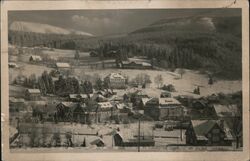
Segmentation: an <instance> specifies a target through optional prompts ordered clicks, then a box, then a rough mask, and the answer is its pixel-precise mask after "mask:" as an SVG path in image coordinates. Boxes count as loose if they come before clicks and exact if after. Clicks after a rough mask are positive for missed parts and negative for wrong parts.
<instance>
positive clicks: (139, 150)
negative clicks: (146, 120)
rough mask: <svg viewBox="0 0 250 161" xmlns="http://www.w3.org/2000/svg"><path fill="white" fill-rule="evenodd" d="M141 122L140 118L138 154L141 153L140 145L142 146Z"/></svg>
mask: <svg viewBox="0 0 250 161" xmlns="http://www.w3.org/2000/svg"><path fill="white" fill-rule="evenodd" d="M140 128H141V120H140V118H139V125H138V152H140V144H141V129H140Z"/></svg>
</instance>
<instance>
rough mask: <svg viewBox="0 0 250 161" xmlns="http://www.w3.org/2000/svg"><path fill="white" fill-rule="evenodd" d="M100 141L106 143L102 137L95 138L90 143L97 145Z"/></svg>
mask: <svg viewBox="0 0 250 161" xmlns="http://www.w3.org/2000/svg"><path fill="white" fill-rule="evenodd" d="M99 142H101V143H103V144H104V141H103V140H102V138H97V139H94V140H93V141H91V142H90V144H91V145H96V144H98V143H99Z"/></svg>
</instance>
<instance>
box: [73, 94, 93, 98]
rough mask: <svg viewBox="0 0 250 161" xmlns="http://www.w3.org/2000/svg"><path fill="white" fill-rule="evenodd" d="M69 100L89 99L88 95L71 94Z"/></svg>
mask: <svg viewBox="0 0 250 161" xmlns="http://www.w3.org/2000/svg"><path fill="white" fill-rule="evenodd" d="M69 98H72V99H76V98H88V95H87V94H69Z"/></svg>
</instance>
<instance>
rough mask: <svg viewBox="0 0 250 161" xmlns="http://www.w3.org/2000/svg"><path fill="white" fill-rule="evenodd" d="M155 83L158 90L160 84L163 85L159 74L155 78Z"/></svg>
mask: <svg viewBox="0 0 250 161" xmlns="http://www.w3.org/2000/svg"><path fill="white" fill-rule="evenodd" d="M155 83H156V84H157V85H158V88H160V87H161V86H162V84H163V78H162V75H161V74H158V75H157V76H156V77H155Z"/></svg>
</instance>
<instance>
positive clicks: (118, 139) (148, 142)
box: [113, 131, 155, 147]
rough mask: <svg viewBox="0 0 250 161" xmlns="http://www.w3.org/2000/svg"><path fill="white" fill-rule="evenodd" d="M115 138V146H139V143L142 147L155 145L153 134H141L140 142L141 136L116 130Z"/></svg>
mask: <svg viewBox="0 0 250 161" xmlns="http://www.w3.org/2000/svg"><path fill="white" fill-rule="evenodd" d="M113 138H114V143H115V146H122V147H137V146H138V145H140V146H142V147H147V146H155V141H154V138H153V137H152V135H151V136H144V135H141V136H140V142H139V139H138V138H139V137H135V136H131V135H127V134H126V135H124V134H122V133H121V132H120V131H114V132H113Z"/></svg>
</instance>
